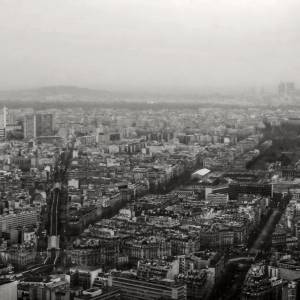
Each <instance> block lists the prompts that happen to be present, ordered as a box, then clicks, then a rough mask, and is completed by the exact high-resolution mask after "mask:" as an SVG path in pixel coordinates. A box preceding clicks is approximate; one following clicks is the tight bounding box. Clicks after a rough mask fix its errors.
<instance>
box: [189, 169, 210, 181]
mask: <svg viewBox="0 0 300 300" xmlns="http://www.w3.org/2000/svg"><path fill="white" fill-rule="evenodd" d="M209 173H210V170H208V169H205V168H204V169H201V170H198V171H196V172H194V173H193V174H192V175H191V178H192V179H198V180H201V181H205V180H206V179H207V178H208V175H209Z"/></svg>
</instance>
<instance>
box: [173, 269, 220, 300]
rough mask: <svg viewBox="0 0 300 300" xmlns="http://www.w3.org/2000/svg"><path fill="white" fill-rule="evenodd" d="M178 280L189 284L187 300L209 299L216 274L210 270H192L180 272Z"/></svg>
mask: <svg viewBox="0 0 300 300" xmlns="http://www.w3.org/2000/svg"><path fill="white" fill-rule="evenodd" d="M177 281H178V282H179V283H182V284H186V286H187V298H186V299H187V300H205V299H208V297H209V295H210V293H211V291H212V288H213V286H214V276H213V273H212V272H211V271H209V270H205V269H203V270H190V271H188V272H186V273H185V274H179V275H178V277H177Z"/></svg>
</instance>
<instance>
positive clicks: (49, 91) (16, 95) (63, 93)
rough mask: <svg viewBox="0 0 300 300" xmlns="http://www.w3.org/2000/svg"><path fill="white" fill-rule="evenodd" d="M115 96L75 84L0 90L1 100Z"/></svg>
mask: <svg viewBox="0 0 300 300" xmlns="http://www.w3.org/2000/svg"><path fill="white" fill-rule="evenodd" d="M114 97H115V94H114V93H112V92H108V91H102V90H93V89H88V88H79V87H76V86H49V87H42V88H36V89H29V90H16V91H0V98H1V100H2V101H10V100H11V101H41V102H44V101H87V100H89V101H99V100H103V101H105V100H107V99H112V98H114Z"/></svg>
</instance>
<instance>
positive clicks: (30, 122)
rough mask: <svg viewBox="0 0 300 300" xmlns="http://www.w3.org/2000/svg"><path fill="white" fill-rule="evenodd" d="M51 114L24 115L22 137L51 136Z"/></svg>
mask: <svg viewBox="0 0 300 300" xmlns="http://www.w3.org/2000/svg"><path fill="white" fill-rule="evenodd" d="M52 124H53V121H52V114H34V115H26V116H25V122H24V137H25V138H28V139H33V138H36V137H39V136H51V135H52V134H53V132H52Z"/></svg>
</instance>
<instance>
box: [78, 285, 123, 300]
mask: <svg viewBox="0 0 300 300" xmlns="http://www.w3.org/2000/svg"><path fill="white" fill-rule="evenodd" d="M118 299H121V293H120V289H117V288H113V287H105V288H102V289H99V288H91V289H88V290H85V291H83V292H82V294H81V295H80V296H75V297H74V300H118Z"/></svg>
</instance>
